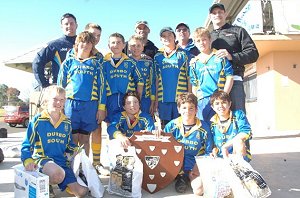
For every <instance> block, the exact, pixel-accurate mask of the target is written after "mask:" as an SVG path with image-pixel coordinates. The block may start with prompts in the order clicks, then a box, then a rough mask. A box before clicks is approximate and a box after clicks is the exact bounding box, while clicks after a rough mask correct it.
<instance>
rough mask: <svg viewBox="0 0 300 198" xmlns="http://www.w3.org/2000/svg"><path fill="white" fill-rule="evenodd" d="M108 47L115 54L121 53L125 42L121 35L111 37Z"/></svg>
mask: <svg viewBox="0 0 300 198" xmlns="http://www.w3.org/2000/svg"><path fill="white" fill-rule="evenodd" d="M108 47H109V49H110V50H111V52H112V53H113V54H121V53H122V50H123V49H124V47H125V43H124V42H123V41H122V39H121V38H119V37H110V38H109V41H108Z"/></svg>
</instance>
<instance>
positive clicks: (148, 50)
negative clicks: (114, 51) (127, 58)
mask: <svg viewBox="0 0 300 198" xmlns="http://www.w3.org/2000/svg"><path fill="white" fill-rule="evenodd" d="M149 33H150V28H149V24H148V22H147V21H138V22H136V24H135V34H136V35H139V36H141V37H143V43H144V50H143V52H144V53H145V54H146V55H148V56H150V57H151V58H154V55H155V54H156V52H157V50H158V48H157V47H156V46H155V45H154V43H153V42H152V41H150V40H148V34H149ZM123 52H124V53H125V54H127V55H128V54H130V52H129V50H128V43H127V42H126V46H125V48H124V50H123Z"/></svg>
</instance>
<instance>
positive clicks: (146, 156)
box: [130, 132, 184, 194]
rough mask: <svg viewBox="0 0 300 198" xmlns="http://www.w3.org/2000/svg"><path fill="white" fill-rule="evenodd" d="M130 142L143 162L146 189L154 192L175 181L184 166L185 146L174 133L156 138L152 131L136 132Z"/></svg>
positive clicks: (144, 187)
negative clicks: (177, 139) (176, 138)
mask: <svg viewBox="0 0 300 198" xmlns="http://www.w3.org/2000/svg"><path fill="white" fill-rule="evenodd" d="M130 142H131V144H132V145H133V146H135V148H136V153H137V155H138V157H139V158H140V159H141V161H142V163H143V168H144V174H143V184H142V187H143V189H144V190H146V191H148V192H149V193H151V194H152V193H155V192H157V191H159V190H161V189H163V188H165V187H166V186H168V185H169V184H170V183H172V182H173V181H174V179H175V177H176V176H177V175H178V173H179V171H180V170H181V168H182V163H183V154H184V148H183V146H182V145H181V144H180V143H178V142H177V141H176V140H175V139H174V137H173V136H172V134H169V133H163V134H162V135H161V137H160V138H156V137H155V135H153V134H152V133H150V132H145V133H142V132H134V134H133V135H132V136H131V137H130Z"/></svg>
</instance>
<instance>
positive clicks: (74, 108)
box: [65, 99, 98, 135]
mask: <svg viewBox="0 0 300 198" xmlns="http://www.w3.org/2000/svg"><path fill="white" fill-rule="evenodd" d="M97 111H98V101H95V100H93V101H79V100H72V99H67V101H66V103H65V114H66V116H67V117H69V118H70V120H71V124H72V130H73V131H72V133H81V134H84V135H89V134H90V133H91V132H92V131H94V130H95V129H97V128H98V124H97V118H96V116H97Z"/></svg>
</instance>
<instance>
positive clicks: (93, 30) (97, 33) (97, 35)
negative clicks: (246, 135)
mask: <svg viewBox="0 0 300 198" xmlns="http://www.w3.org/2000/svg"><path fill="white" fill-rule="evenodd" d="M87 31H88V32H90V33H92V34H93V35H94V37H95V38H96V43H95V45H97V44H98V43H99V42H100V37H101V31H100V30H99V29H97V28H92V27H91V28H89V29H87Z"/></svg>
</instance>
